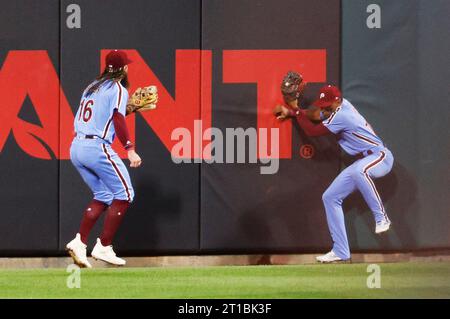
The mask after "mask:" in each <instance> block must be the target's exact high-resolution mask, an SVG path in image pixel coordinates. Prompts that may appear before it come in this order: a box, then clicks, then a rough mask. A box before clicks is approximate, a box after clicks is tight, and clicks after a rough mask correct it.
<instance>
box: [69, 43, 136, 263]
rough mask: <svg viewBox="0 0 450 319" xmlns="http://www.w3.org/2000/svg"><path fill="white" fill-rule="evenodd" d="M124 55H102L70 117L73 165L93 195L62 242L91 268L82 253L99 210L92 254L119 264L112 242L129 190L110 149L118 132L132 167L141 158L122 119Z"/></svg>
mask: <svg viewBox="0 0 450 319" xmlns="http://www.w3.org/2000/svg"><path fill="white" fill-rule="evenodd" d="M129 63H131V60H129V59H128V57H127V55H126V54H125V52H124V51H118V50H114V51H111V52H110V53H108V55H107V56H106V68H105V70H104V71H103V73H102V74H101V75H100V76H99V77H97V79H96V80H95V81H94V82H92V83H91V84H90V85H89V86H88V87H87V88H86V89H85V90H84V92H83V95H82V97H81V102H80V106H79V108H78V111H77V114H76V116H75V121H74V128H75V134H76V136H75V138H74V140H73V142H72V146H71V149H70V159H71V161H72V164H73V165H74V166H75V168H76V169H77V170H78V172H79V173H80V175H81V177H82V178H83V180H84V182H85V183H86V184H87V185H88V186H89V188H90V189H91V190H92V192H93V194H94V198H93V200H92V201H91V202H90V204H89V205H88V207H87V208H86V210H85V211H84V214H83V219H82V221H81V226H80V230H79V232H78V233H77V234H76V236H75V239H73V240H72V241H71V242H69V243H68V244H67V246H66V249H67V251H68V252H69V254H70V255H71V256H72V258H73V260H74V262H75V263H76V264H77V265H79V266H80V267H88V268H91V264H90V263H89V261H88V259H87V256H86V244H87V242H88V241H87V239H88V235H89V232H90V231H91V229H92V227H93V226H94V224H95V222H96V221H97V220H98V218H99V217H100V215H101V214H102V212H103V211H105V210H106V211H107V213H106V217H105V222H104V225H103V231H102V233H101V235H100V238H97V243H96V245H95V247H94V249H93V250H92V257H93V258H94V259H99V260H102V261H105V262H107V263H110V264H113V265H118V266H122V265H125V260H123V259H122V258H119V257H117V256H116V254H115V252H114V250H113V247H112V245H111V243H112V240H113V237H114V235H115V233H116V231H117V229H118V227H119V225H120V224H121V222H122V219H123V217H124V216H125V213H126V211H127V209H128V206H129V205H130V203H131V202H132V201H133V197H134V190H133V186H132V185H131V181H130V176H129V174H128V171H127V168H126V167H125V164H124V163H123V162H122V160H121V159H120V157H119V156H118V155H117V154H116V152H114V150H113V149H112V148H111V144H112V142H113V140H114V137H115V136H116V135H117V137H118V138H119V140H120V142H121V144H122V145H123V146H124V148H125V149H126V150H127V151H128V159H129V161H130V166H131V167H139V166H140V165H141V163H142V161H141V158H140V157H139V155H138V154H137V153H136V152H135V150H134V145H133V143H132V142H131V141H130V138H129V133H128V128H127V125H126V122H125V115H126V113H127V102H128V92H127V88H128V76H127V74H128V64H129Z"/></svg>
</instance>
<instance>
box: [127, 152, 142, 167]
mask: <svg viewBox="0 0 450 319" xmlns="http://www.w3.org/2000/svg"><path fill="white" fill-rule="evenodd" d="M128 159H129V160H130V167H139V166H141V163H142V160H141V157H140V156H139V155H138V154H137V153H136V151H135V150H130V151H128Z"/></svg>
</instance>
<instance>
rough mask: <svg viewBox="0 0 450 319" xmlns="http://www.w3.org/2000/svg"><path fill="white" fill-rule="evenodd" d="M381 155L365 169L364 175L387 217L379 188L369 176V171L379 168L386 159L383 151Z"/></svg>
mask: <svg viewBox="0 0 450 319" xmlns="http://www.w3.org/2000/svg"><path fill="white" fill-rule="evenodd" d="M380 153H381V156H380V157H379V158H377V159H376V160H375V161H373V162H372V163H370V164H369V165H367V166H366V167H365V168H364V170H363V173H364V176H365V177H366V179H367V181H368V182H369V185H370V186H371V187H372V190H373V192H374V193H375V196H376V197H377V200H378V204H379V205H380V208H381V212H382V213H383V215H384V216H385V217H386V212H385V211H384V205H383V202H382V201H381V197H380V194H378V191H377V188H376V187H375V184H374V183H373V180H372V179H371V178H370V176H369V174H368V171H369V170H370V169H372V168H374V167H375V166H377V165H378V164H380V163H381V162H382V161H383V160H384V158H385V157H386V154H385V153H384V152H383V151H381V152H380Z"/></svg>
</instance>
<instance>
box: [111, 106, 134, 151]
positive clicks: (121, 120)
mask: <svg viewBox="0 0 450 319" xmlns="http://www.w3.org/2000/svg"><path fill="white" fill-rule="evenodd" d="M113 122H114V130H115V131H116V135H117V138H118V139H119V141H120V143H121V144H122V145H123V147H124V148H125V149H126V150H127V151H129V150H132V149H134V144H133V143H132V142H131V141H130V134H129V133H128V127H127V122H125V116H123V114H122V113H120V112H118V111H117V110H114V115H113Z"/></svg>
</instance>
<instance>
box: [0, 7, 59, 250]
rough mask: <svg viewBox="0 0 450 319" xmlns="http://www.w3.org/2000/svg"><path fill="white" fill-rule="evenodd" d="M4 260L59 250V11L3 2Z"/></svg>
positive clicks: (0, 240) (0, 158)
mask: <svg viewBox="0 0 450 319" xmlns="http://www.w3.org/2000/svg"><path fill="white" fill-rule="evenodd" d="M0 7H1V10H0V65H1V71H0V92H1V96H2V101H1V103H0V167H1V179H0V180H1V185H0V188H1V192H0V193H1V195H0V201H1V203H2V210H1V213H0V214H1V217H0V219H1V222H0V251H1V254H29V253H33V252H35V251H46V252H55V251H56V250H57V249H58V221H59V210H58V204H59V187H58V172H59V170H58V160H57V158H58V149H59V147H58V145H59V133H58V126H59V85H58V82H59V80H58V74H59V70H60V63H59V3H58V1H32V0H18V1H1V2H0Z"/></svg>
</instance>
